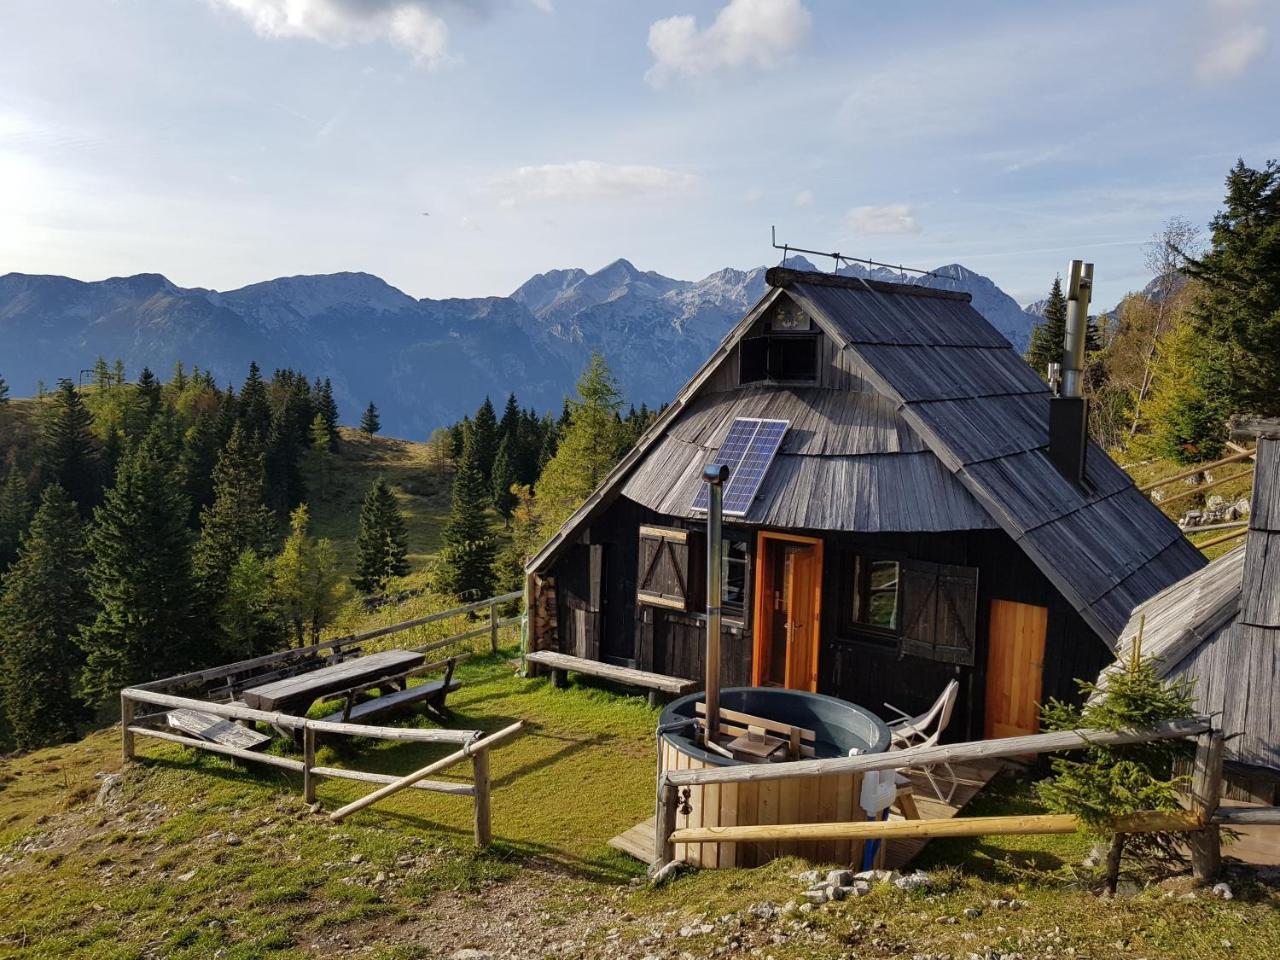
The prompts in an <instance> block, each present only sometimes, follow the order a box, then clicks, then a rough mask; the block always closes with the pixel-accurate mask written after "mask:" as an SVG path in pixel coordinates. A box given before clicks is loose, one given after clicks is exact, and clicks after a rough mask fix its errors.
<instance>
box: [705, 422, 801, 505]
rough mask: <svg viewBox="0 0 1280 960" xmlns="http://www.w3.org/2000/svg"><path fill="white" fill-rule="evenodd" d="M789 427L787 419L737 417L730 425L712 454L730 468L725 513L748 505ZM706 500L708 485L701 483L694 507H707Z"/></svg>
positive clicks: (725, 492)
mask: <svg viewBox="0 0 1280 960" xmlns="http://www.w3.org/2000/svg"><path fill="white" fill-rule="evenodd" d="M789 426H791V421H789V420H761V419H758V418H756V417H738V418H736V419H735V420H734V421H733V423H732V424H730V425H729V434H728V436H726V437H725V440H724V443H723V444H721V445H720V450H719V452H718V453H717V454H716V457H715V462H718V463H723V464H725V466H727V467H728V468H729V482H728V483H727V484H726V485H725V489H724V512H725V513H726V514H729V515H731V516H743V515H745V514H746V512H747V511H748V510H749V509H750V508H751V503H752V501H754V500H755V498H756V494H757V493H759V492H760V485H761V484H762V483H763V482H764V476H765V474H766V473H767V472H768V470H769V465H770V464H771V463H773V458H774V457H775V456H776V455H777V453H778V449H779V448H780V447H781V446H782V438H783V437H784V436H785V435H786V432H787V428H788V427H789ZM707 503H708V492H707V485H706V484H705V483H704V484H702V485H701V487H700V488H699V489H698V494H697V496H695V497H694V498H693V509H694V510H706V509H707Z"/></svg>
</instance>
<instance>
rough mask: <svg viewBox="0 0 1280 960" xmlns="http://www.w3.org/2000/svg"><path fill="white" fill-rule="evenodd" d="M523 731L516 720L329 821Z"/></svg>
mask: <svg viewBox="0 0 1280 960" xmlns="http://www.w3.org/2000/svg"><path fill="white" fill-rule="evenodd" d="M523 731H524V721H523V720H517V721H516V722H515V723H513V724H511V725H510V726H508V727H503V728H502V729H501V730H499V731H497V732H496V733H491V734H489V735H488V736H487V737H481V738H480V739H479V740H474V741H472V742H471V743H469V744H467V745H466V746H464V747H463V748H462V749H461V750H458V751H456V752H454V753H451V754H449V755H448V756H447V757H442V758H441V759H439V760H437V761H435V763H430V764H427V766H425V767H423V768H422V769H421V770H415V771H414V772H413V773H410V774H408V775H407V776H403V777H401V778H400V779H398V780H395V781H393V782H392V783H389V784H387V785H386V786H385V787H382V788H381V789H379V790H375V791H373V793H371V794H368V795H367V796H364V797H361V798H360V799H359V800H355V801H353V802H351V803H348V804H347V805H346V806H345V807H340V808H339V809H337V810H335V811H333V813H331V814H329V819H330V820H333V821H334V822H335V823H336V822H338V821H340V820H342V819H343V818H344V817H348V816H350V815H351V814H353V813H355V812H356V811H358V810H363V809H364V808H365V807H367V806H370V805H371V804H375V803H377V802H378V801H379V800H383V799H385V798H387V797H389V796H391V795H392V794H393V793H399V792H400V791H401V790H403V789H405V788H406V787H411V786H413V785H414V784H415V783H417V782H418V781H419V780H425V779H426V778H427V777H429V776H431V774H433V773H439V772H440V771H441V770H445V769H447V768H449V767H452V766H453V765H454V764H456V763H461V762H462V761H463V760H466V759H467V758H468V757H470V756H472V755H473V754H475V753H477V752H478V751H480V750H488V749H490V748H492V747H496V746H498V745H499V744H501V743H505V742H506V741H507V740H510V739H511V738H512V737H515V736H518V735H519V734H520V733H522V732H523Z"/></svg>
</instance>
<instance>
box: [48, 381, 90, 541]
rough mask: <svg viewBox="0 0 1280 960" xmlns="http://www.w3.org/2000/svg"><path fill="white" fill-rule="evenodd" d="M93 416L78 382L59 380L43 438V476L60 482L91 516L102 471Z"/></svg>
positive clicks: (81, 512)
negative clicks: (82, 395) (92, 425)
mask: <svg viewBox="0 0 1280 960" xmlns="http://www.w3.org/2000/svg"><path fill="white" fill-rule="evenodd" d="M91 424H92V418H91V417H90V415H89V411H88V409H87V408H86V407H85V405H84V401H83V400H81V398H80V393H79V392H78V391H77V390H76V387H75V384H74V383H72V382H71V381H70V380H65V379H64V380H59V381H58V392H57V395H56V396H55V397H54V399H53V409H52V410H51V411H50V412H49V416H48V419H47V420H46V422H45V425H44V431H43V433H42V435H41V438H40V461H41V478H42V480H44V481H45V482H47V483H57V484H59V485H60V486H61V487H62V489H63V490H65V491H66V493H67V496H69V497H70V498H71V499H72V500H74V501H75V503H76V505H77V506H78V507H79V508H80V514H81V516H88V515H89V513H90V512H91V511H92V510H93V508H94V507H95V506H96V505H97V504H98V501H99V499H100V492H101V487H100V483H101V480H100V474H99V462H98V449H97V443H96V442H95V441H94V438H93V433H92V431H91V429H90V427H91Z"/></svg>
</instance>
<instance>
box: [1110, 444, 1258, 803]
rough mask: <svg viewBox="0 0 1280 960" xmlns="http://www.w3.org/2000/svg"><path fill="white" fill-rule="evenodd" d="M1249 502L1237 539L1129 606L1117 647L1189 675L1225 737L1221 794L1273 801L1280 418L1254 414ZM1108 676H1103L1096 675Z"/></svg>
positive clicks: (1166, 670) (1173, 673) (1163, 669)
mask: <svg viewBox="0 0 1280 960" xmlns="http://www.w3.org/2000/svg"><path fill="white" fill-rule="evenodd" d="M1241 436H1242V438H1243V436H1249V437H1250V438H1252V437H1257V440H1258V446H1257V449H1256V452H1255V463H1256V466H1255V468H1254V482H1253V501H1252V507H1251V510H1250V513H1249V530H1248V534H1247V539H1246V541H1245V543H1244V544H1243V545H1242V546H1239V547H1237V548H1235V549H1234V550H1232V551H1230V552H1229V553H1226V554H1224V555H1223V556H1221V557H1218V558H1217V559H1216V560H1214V561H1213V562H1212V563H1210V564H1209V565H1208V566H1206V567H1204V568H1203V569H1201V570H1198V571H1196V572H1195V573H1193V574H1191V575H1190V576H1188V577H1185V578H1184V579H1182V580H1179V581H1178V582H1177V583H1175V584H1173V585H1172V586H1171V587H1169V588H1167V589H1165V590H1163V591H1161V592H1160V593H1158V594H1156V596H1154V597H1152V598H1151V599H1150V600H1148V601H1146V602H1145V603H1142V604H1139V605H1138V606H1137V607H1135V608H1134V611H1133V616H1132V618H1131V619H1130V620H1129V623H1128V624H1127V625H1126V626H1125V629H1124V631H1123V632H1122V634H1121V637H1120V641H1119V643H1118V644H1117V649H1116V652H1117V654H1118V655H1119V656H1120V657H1121V658H1123V657H1124V656H1126V655H1128V654H1129V653H1131V652H1132V649H1133V646H1132V645H1133V643H1134V641H1135V640H1136V638H1137V637H1138V633H1139V630H1141V633H1142V646H1141V652H1142V654H1143V655H1144V656H1150V657H1154V658H1156V664H1157V669H1158V670H1159V671H1160V673H1161V674H1162V675H1163V676H1165V677H1169V678H1182V679H1185V680H1187V681H1189V682H1191V683H1192V685H1193V686H1192V692H1193V693H1194V694H1195V696H1196V699H1197V709H1198V710H1199V711H1200V712H1201V713H1204V714H1206V715H1212V716H1213V717H1214V718H1215V725H1217V726H1219V727H1220V728H1221V729H1222V730H1223V731H1224V732H1226V733H1227V734H1228V735H1229V739H1228V740H1227V741H1226V744H1225V746H1224V752H1223V758H1224V761H1225V771H1226V780H1227V784H1228V786H1229V790H1228V792H1227V796H1229V797H1231V798H1233V799H1238V800H1252V801H1256V802H1260V803H1264V804H1273V803H1280V420H1276V421H1270V422H1255V423H1253V424H1250V425H1248V426H1247V427H1245V428H1244V429H1243V430H1242V431H1241ZM1103 683H1104V684H1105V676H1104V679H1103Z"/></svg>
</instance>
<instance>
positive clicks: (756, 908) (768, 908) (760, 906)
mask: <svg viewBox="0 0 1280 960" xmlns="http://www.w3.org/2000/svg"><path fill="white" fill-rule="evenodd" d="M747 913H749V914H751V915H752V916H753V917H755V918H757V919H758V920H772V919H773V918H774V917H776V916H777V915H778V913H779V910H778V905H777V904H776V903H770V902H769V901H768V900H766V901H764V902H763V903H756V904H753V905H752V906H750V907H748V908H747Z"/></svg>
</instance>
